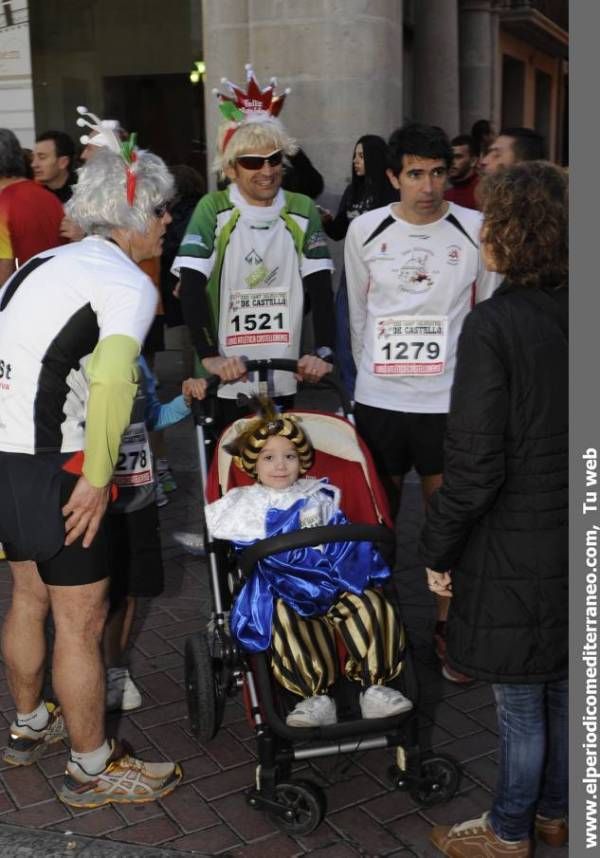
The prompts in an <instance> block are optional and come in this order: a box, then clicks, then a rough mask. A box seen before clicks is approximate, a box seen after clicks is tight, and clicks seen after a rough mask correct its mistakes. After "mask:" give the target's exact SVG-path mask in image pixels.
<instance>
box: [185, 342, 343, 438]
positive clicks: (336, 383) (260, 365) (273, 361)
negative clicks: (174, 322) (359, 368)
mask: <svg viewBox="0 0 600 858" xmlns="http://www.w3.org/2000/svg"><path fill="white" fill-rule="evenodd" d="M245 364H246V369H247V370H248V372H258V376H259V380H260V381H266V380H267V376H268V373H269V371H271V370H279V371H280V372H293V373H297V372H298V361H295V360H287V359H285V358H263V359H260V360H247V361H245ZM206 381H207V384H208V387H207V391H206V395H207V397H208V396H214V395H215V394H216V392H217V388H218V387H219V385H220V384H221V379H220V378H219V376H218V375H210V376H208V378H207V379H206ZM315 387H318V388H330V389H331V390H334V391H335V392H336V394H337V396H338V399H339V401H340V405H341V406H342V410H343V412H344V416H345V417H348V415H350V414H352V403H351V401H350V399H349V398H348V394H347V393H346V390H345V388H344V386H343V384H342V383H341V381H340V379H339V378H338V377H337V375H333V374H332V373H328V374H327V375H325V376H323V378H322V379H321V381H319V382H318V384H316V385H315ZM204 401H205V400H199V399H194V400H192V415H193V417H194V421H195V423H196V424H198V423H204V422H205V418H206V411H205V406H204V404H203V403H204Z"/></svg>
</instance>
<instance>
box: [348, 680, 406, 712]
mask: <svg viewBox="0 0 600 858" xmlns="http://www.w3.org/2000/svg"><path fill="white" fill-rule="evenodd" d="M412 708H413V705H412V702H411V701H410V700H409V699H408V697H405V696H404V694H401V693H400V692H399V691H396V689H395V688H388V686H386V685H371V686H369V688H367V690H366V691H365V692H364V694H361V695H360V711H361V712H362V716H363V718H390V717H391V716H392V715H401V714H402V713H403V712H408V711H409V710H411V709H412Z"/></svg>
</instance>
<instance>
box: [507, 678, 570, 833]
mask: <svg viewBox="0 0 600 858" xmlns="http://www.w3.org/2000/svg"><path fill="white" fill-rule="evenodd" d="M492 688H493V690H494V695H495V697H496V706H497V711H498V727H499V732H500V748H499V757H500V760H499V771H498V784H497V787H496V797H495V799H494V803H493V805H492V811H491V814H490V824H491V826H492V828H493V830H494V832H495V833H496V834H497V835H498V837H501V838H502V839H503V840H526V839H527V838H528V837H531V836H532V831H533V821H534V818H535V815H536V813H539V814H541V816H545V817H548V818H550V819H557V818H560V817H562V816H565V815H566V813H567V807H568V792H569V786H568V765H569V764H568V726H569V725H568V719H569V696H568V695H569V687H568V682H567V680H566V679H565V680H561V681H559V682H548V683H537V684H535V685H509V684H504V683H503V684H498V685H493V686H492Z"/></svg>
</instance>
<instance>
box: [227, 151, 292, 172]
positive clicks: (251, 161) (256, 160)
mask: <svg viewBox="0 0 600 858" xmlns="http://www.w3.org/2000/svg"><path fill="white" fill-rule="evenodd" d="M235 160H236V162H237V163H238V164H239V165H240V167H243V168H244V170H260V169H261V168H262V167H264V165H265V164H268V165H269V167H277V166H278V165H279V164H281V162H282V161H283V152H282V151H281V149H276V150H275V152H271V154H270V155H240V156H239V157H237V158H236V159H235Z"/></svg>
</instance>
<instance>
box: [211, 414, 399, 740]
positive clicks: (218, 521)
mask: <svg viewBox="0 0 600 858" xmlns="http://www.w3.org/2000/svg"><path fill="white" fill-rule="evenodd" d="M256 404H257V405H258V411H259V416H258V417H257V418H256V419H255V420H252V421H250V422H248V423H246V424H245V425H244V428H243V430H242V431H241V433H240V434H239V435H238V436H237V438H236V439H235V440H234V441H233V442H232V443H231V444H230V445H229V447H228V448H227V449H228V451H229V452H230V453H231V454H232V455H233V456H234V462H235V464H236V465H237V466H238V467H239V468H240V469H241V470H243V471H244V472H245V473H246V474H248V475H249V476H250V477H251V478H252V479H254V480H255V482H254V483H253V484H252V485H249V486H242V487H238V488H234V489H231V490H230V491H228V492H227V493H226V494H225V495H224V496H223V497H222V498H220V499H219V500H217V501H214V502H213V503H210V504H208V505H207V506H206V507H205V515H206V522H207V525H208V529H209V531H210V533H211V534H212V535H213V536H214V537H216V538H219V539H227V540H229V541H231V542H233V543H234V545H235V547H236V548H237V549H240V550H241V549H244V548H246V547H248V546H249V545H251V544H253V543H254V542H256V541H257V540H261V539H265V538H267V537H271V536H275V535H278V534H281V533H289V532H291V531H294V530H298V529H302V528H306V527H315V526H320V525H329V524H333V525H336V524H344V523H345V522H346V518H345V516H344V515H343V513H342V512H341V510H340V508H339V507H340V490H339V489H338V488H336V486H333V485H330V484H329V483H328V481H327V480H324V479H323V480H315V479H301V477H302V475H304V474H305V473H306V471H307V470H308V469H309V468H310V466H311V463H312V461H313V456H314V450H313V447H312V444H311V442H310V440H309V438H308V436H307V434H306V432H305V431H304V429H303V428H302V426H301V424H300V422H299V421H298V420H297V418H295V417H294V416H293V415H287V414H278V413H277V412H276V410H275V408H274V406H273V404H272V403H271V402H270V401H269V400H267V399H261V400H258V401H257V402H256ZM389 575H390V572H389V569H388V567H387V566H386V565H385V563H384V561H383V559H382V557H381V555H380V554H379V552H378V551H377V550H376V549H375V548H374V547H373V545H372V544H371V543H368V542H347V543H346V542H336V543H327V544H325V545H321V546H316V547H305V548H301V549H292V550H290V551H284V552H280V553H278V554H274V555H271V556H269V557H266V558H263V559H262V560H261V561H260V562H259V563H257V565H256V567H255V568H254V570H253V573H252V575H251V577H250V579H249V580H248V581H247V582H246V583H245V584H244V586H243V588H242V590H241V592H240V593H239V594H238V596H237V598H236V600H235V603H234V605H233V608H232V612H231V617H230V628H231V631H232V634H233V636H234V637H235V638H236V639H237V641H238V642H239V643H240V644H241V645H242V647H243V648H244V649H245V650H246V651H249V652H264V651H265V650H267V649H269V648H270V650H271V666H272V670H273V675H274V676H275V678H276V679H277V680H278V682H279V683H280V684H281V685H282V686H283V687H284V688H285V689H286V690H287V691H289V692H291V693H292V694H294V695H296V697H300V698H301V699H300V701H299V702H298V703H297V704H296V705H295V707H294V708H293V710H292V711H291V712H290V713H289V714H288V715H287V718H286V723H287V724H288V726H292V727H318V726H327V725H330V724H335V723H336V721H337V714H336V705H335V701H334V700H333V698H332V697H331V696H329V694H328V691H329V689H330V688H331V686H332V685H333V684H334V682H335V681H336V679H337V676H338V663H339V659H338V651H337V645H336V640H337V638H336V634H337V635H339V638H340V639H341V641H342V642H343V644H344V647H345V649H346V652H347V658H346V661H345V665H344V673H345V676H346V677H347V678H348V679H351V680H354V681H357V682H360V683H361V684H362V686H363V691H362V693H361V694H360V709H361V714H362V717H363V718H387V717H391V716H394V715H399V714H402V713H404V712H407V711H409V710H410V709H411V708H412V702H411V701H410V700H408V699H407V698H406V697H405V696H404V695H403V694H402V693H401V692H400V691H399V690H397V689H395V688H391V687H388V686H387V685H386V683H387V682H390V681H391V680H393V679H395V678H396V677H397V676H398V675H399V674H400V672H401V670H402V664H403V650H404V645H405V641H404V632H403V629H402V626H401V625H400V624H399V623H398V620H397V618H396V615H395V613H394V610H393V608H392V606H391V605H390V604H389V602H388V601H387V600H386V598H385V596H384V595H383V594H382V592H381V589H380V586H379V585H381V583H382V582H383V581H384V580H385V579H386V578H388V577H389Z"/></svg>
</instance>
